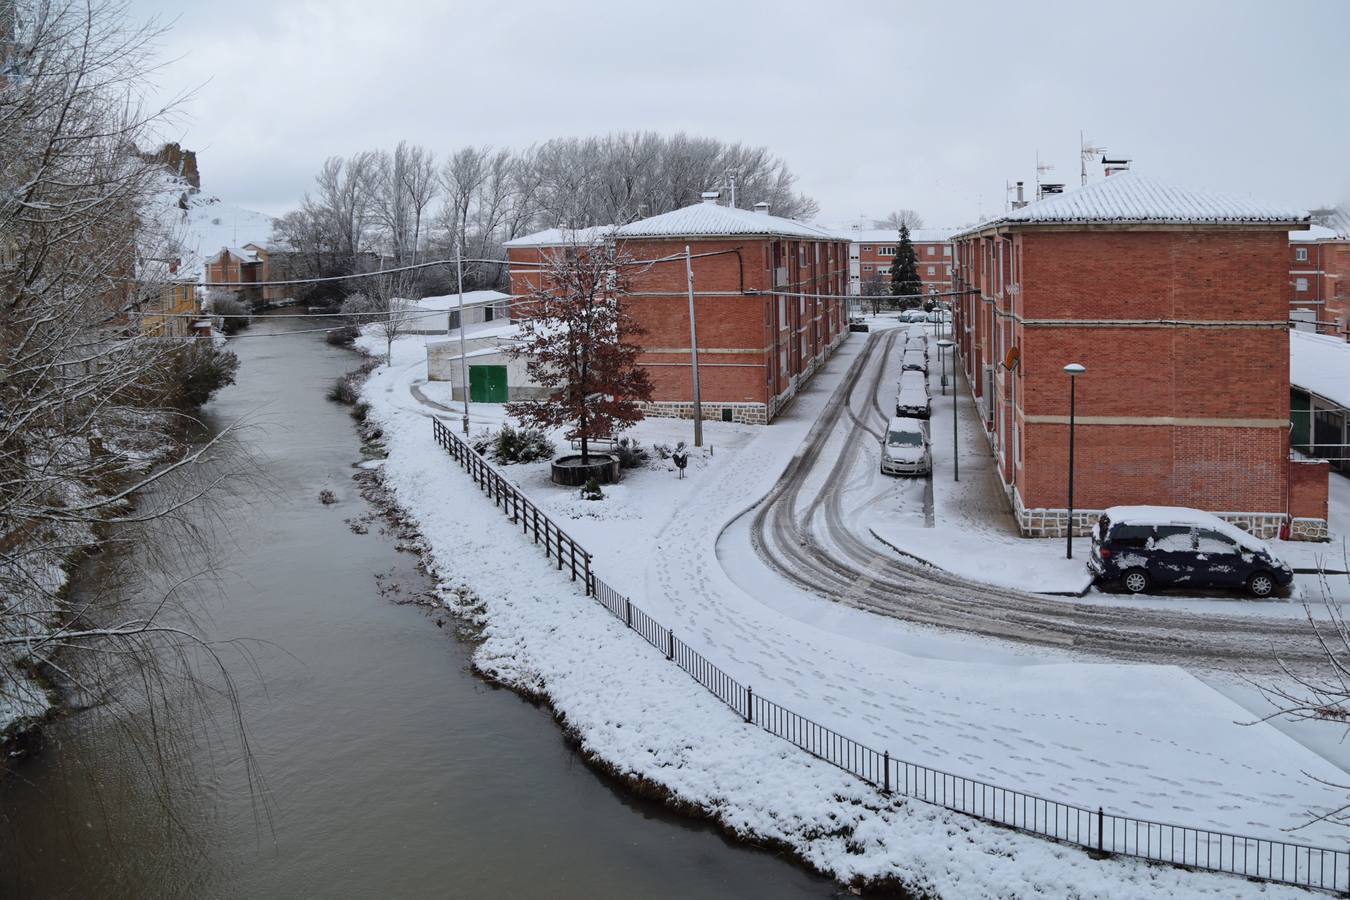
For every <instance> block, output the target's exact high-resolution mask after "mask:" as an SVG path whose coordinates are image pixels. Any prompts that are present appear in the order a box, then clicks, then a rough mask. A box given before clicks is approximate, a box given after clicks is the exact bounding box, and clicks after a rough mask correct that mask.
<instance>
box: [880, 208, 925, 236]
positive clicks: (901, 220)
mask: <svg viewBox="0 0 1350 900" xmlns="http://www.w3.org/2000/svg"><path fill="white" fill-rule="evenodd" d="M872 225H873V226H874V227H876V228H886V229H889V230H891V231H899V230H900V228H901V226H904V227H905V228H908V229H910V230H913V229H915V228H922V227H923V216H921V215H919V214H918V213H916V212H915V211H914V210H912V209H897V210H896V211H895V212H893V213H890V214H888V215H887V216H886V217H885V218H882V219H877V220H876V221H874V222H873V223H872Z"/></svg>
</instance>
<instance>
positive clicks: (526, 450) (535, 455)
mask: <svg viewBox="0 0 1350 900" xmlns="http://www.w3.org/2000/svg"><path fill="white" fill-rule="evenodd" d="M492 458H493V459H495V460H496V461H497V462H499V463H501V464H502V465H511V464H512V463H531V462H537V461H538V460H541V459H552V458H553V443H552V441H550V440H549V439H548V438H547V437H546V436H545V435H544V433H543V432H542V431H540V430H539V429H537V428H519V429H517V428H512V427H511V426H510V425H503V426H502V427H501V430H500V431H498V432H497V434H496V435H495V436H494V437H493V438H492Z"/></svg>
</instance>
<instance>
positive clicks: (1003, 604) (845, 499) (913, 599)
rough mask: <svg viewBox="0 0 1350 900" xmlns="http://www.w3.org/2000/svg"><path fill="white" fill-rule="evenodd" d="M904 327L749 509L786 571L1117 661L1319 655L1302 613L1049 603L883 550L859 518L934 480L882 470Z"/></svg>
mask: <svg viewBox="0 0 1350 900" xmlns="http://www.w3.org/2000/svg"><path fill="white" fill-rule="evenodd" d="M902 333H903V332H901V331H899V330H892V331H889V332H880V333H874V334H872V335H871V336H870V338H869V340H868V342H867V345H866V347H865V348H864V349H863V351H862V352H861V353H860V354H859V355H858V357H857V359H856V360H855V362H854V363H853V365H852V367H851V368H850V370H849V371H848V373H847V374H846V375H845V377H844V379H843V381H842V382H841V384H840V385H839V388H838V389H837V391H836V393H835V394H834V396H833V397H832V398H831V401H830V403H829V405H828V407H827V409H826V411H825V413H824V415H822V416H821V418H820V419H819V421H818V422H817V424H816V425H815V427H814V428H813V429H812V430H811V431H810V433H809V434H808V435H807V438H806V441H805V443H804V445H803V447H802V449H801V451H800V452H799V453H798V454H797V455H796V457H795V458H794V459H793V460H792V462H791V464H790V465H789V467H788V469H787V471H786V472H785V473H784V475H783V477H782V478H781V480H780V481H779V482H778V484H777V486H776V487H775V488H774V489H773V491H772V493H771V494H770V495H769V497H768V498H766V500H765V501H764V502H763V503H762V504H760V505H759V506H758V507H757V508H756V509H755V510H753V512H752V513H751V515H753V520H752V523H751V540H752V542H753V545H754V548H755V550H756V553H757V554H758V555H759V557H760V558H761V559H762V560H764V561H765V562H766V563H767V564H768V565H769V566H770V567H771V568H772V570H773V571H774V572H776V573H777V574H778V575H779V576H781V577H783V578H785V579H787V580H788V581H790V582H792V583H793V584H795V585H797V586H798V587H799V588H801V589H802V590H804V591H806V592H808V593H811V594H815V595H817V596H819V597H823V598H825V599H828V600H831V601H834V602H837V603H841V604H845V605H848V606H852V607H855V608H857V609H862V610H866V611H868V612H871V613H876V614H879V615H883V616H889V617H893V618H896V619H900V620H902V621H905V622H910V623H915V624H919V625H926V626H935V627H938V628H943V629H952V630H956V631H961V632H966V633H971V634H976V635H981V636H984V637H990V638H1000V639H1004V640H1011V641H1016V642H1021V643H1027V644H1031V645H1035V646H1039V647H1047V648H1059V649H1063V650H1070V651H1079V652H1083V653H1088V654H1093V655H1095V656H1098V657H1107V658H1110V659H1115V660H1128V661H1142V662H1155V663H1175V664H1178V665H1183V666H1186V667H1190V668H1201V669H1222V670H1225V671H1241V672H1247V673H1258V672H1270V671H1274V670H1275V668H1276V662H1275V660H1276V657H1277V656H1278V657H1279V658H1282V659H1284V660H1285V661H1287V662H1290V663H1292V664H1295V665H1298V664H1306V663H1309V662H1312V661H1314V660H1315V659H1316V658H1317V657H1316V655H1315V652H1314V650H1315V648H1314V647H1313V645H1312V643H1311V642H1310V641H1309V640H1308V636H1307V626H1306V623H1304V622H1302V621H1301V620H1299V619H1297V618H1267V617H1253V616H1227V615H1223V614H1222V613H1195V612H1181V611H1173V610H1165V609H1156V608H1141V607H1140V606H1137V605H1136V606H1127V605H1122V606H1111V605H1102V604H1101V603H1081V602H1073V601H1071V600H1067V599H1062V598H1048V597H1045V596H1042V595H1036V594H1029V593H1024V592H1021V591H1015V590H1009V589H1005V588H998V587H994V586H990V585H987V584H984V583H981V582H975V581H971V580H968V579H965V578H962V577H960V576H957V575H953V574H951V573H948V572H945V571H943V570H940V569H934V568H932V567H929V566H924V565H922V564H920V563H917V562H911V561H907V560H905V559H903V558H901V557H898V556H897V555H896V554H895V553H893V552H891V551H889V550H887V549H886V548H885V547H883V546H881V545H880V544H879V543H878V542H877V541H876V540H875V539H873V538H872V537H871V536H870V535H869V534H868V533H867V531H866V529H865V527H861V526H860V525H859V523H858V513H859V512H860V511H861V510H862V509H863V508H864V507H865V506H867V505H868V504H871V503H876V502H881V500H882V498H884V497H886V496H887V495H888V494H890V493H892V492H895V491H905V490H909V491H913V490H918V489H927V490H929V491H931V483H928V482H911V483H908V484H905V483H900V484H898V485H897V482H896V481H895V480H894V479H890V478H886V477H885V476H881V475H879V474H878V447H877V444H878V440H879V435H880V433H881V429H882V428H883V427H884V426H885V423H886V420H887V419H888V418H889V416H888V411H887V410H886V409H885V407H884V406H883V405H882V404H883V403H885V402H887V401H888V400H889V396H890V394H891V393H892V392H893V390H894V381H895V380H896V379H895V375H896V374H897V373H896V372H894V371H892V370H893V368H894V365H893V361H894V359H895V353H894V344H895V341H896V339H897V337H899V336H901V335H902ZM921 485H922V488H921V487H920V486H921ZM928 506H929V508H931V501H930V502H929V503H928ZM724 539H727V538H724Z"/></svg>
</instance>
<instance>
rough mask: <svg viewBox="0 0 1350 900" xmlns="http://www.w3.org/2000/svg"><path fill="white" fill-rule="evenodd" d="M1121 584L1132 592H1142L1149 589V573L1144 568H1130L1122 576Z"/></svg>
mask: <svg viewBox="0 0 1350 900" xmlns="http://www.w3.org/2000/svg"><path fill="white" fill-rule="evenodd" d="M1120 584H1121V586H1122V587H1124V588H1125V590H1127V591H1129V592H1130V593H1131V594H1142V593H1144V591H1146V590H1148V573H1147V572H1145V571H1144V570H1143V569H1129V570H1128V571H1126V573H1125V574H1124V575H1122V576H1120Z"/></svg>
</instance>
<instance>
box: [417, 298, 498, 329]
mask: <svg viewBox="0 0 1350 900" xmlns="http://www.w3.org/2000/svg"><path fill="white" fill-rule="evenodd" d="M406 302H407V304H408V308H409V310H410V311H411V312H412V314H413V316H415V318H413V320H412V321H411V322H410V327H409V328H408V329H406V330H407V331H409V332H410V333H413V334H447V333H449V332H451V331H456V330H458V328H459V317H460V311H459V310H460V300H459V294H444V295H442V296H438V297H423V298H422V299H420V300H412V301H406ZM510 317H511V296H510V295H509V294H503V293H502V292H501V291H465V292H464V322H465V324H467V325H481V324H484V323H487V322H507V321H509V320H510Z"/></svg>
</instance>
